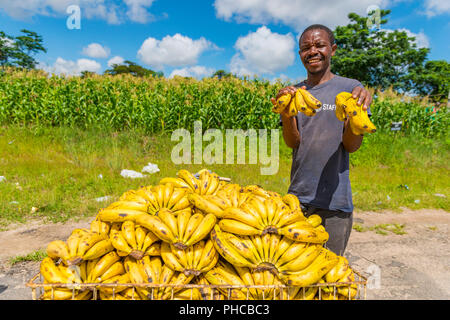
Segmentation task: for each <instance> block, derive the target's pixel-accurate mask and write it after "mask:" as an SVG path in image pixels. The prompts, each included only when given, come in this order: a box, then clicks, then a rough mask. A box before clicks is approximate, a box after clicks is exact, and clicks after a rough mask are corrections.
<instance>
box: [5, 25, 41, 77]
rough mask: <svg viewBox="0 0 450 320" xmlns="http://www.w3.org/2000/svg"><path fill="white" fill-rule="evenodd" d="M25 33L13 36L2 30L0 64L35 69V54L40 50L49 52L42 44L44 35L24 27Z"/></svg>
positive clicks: (23, 31)
mask: <svg viewBox="0 0 450 320" xmlns="http://www.w3.org/2000/svg"><path fill="white" fill-rule="evenodd" d="M21 32H22V33H23V35H21V36H17V37H12V36H9V35H7V34H5V33H4V32H3V31H0V65H1V66H15V67H19V68H25V69H34V68H35V67H36V60H35V59H34V58H33V55H34V54H36V53H38V52H39V51H42V52H47V49H45V48H44V46H43V45H42V43H43V39H42V36H40V35H38V34H37V33H36V32H33V31H29V30H26V29H22V30H21Z"/></svg>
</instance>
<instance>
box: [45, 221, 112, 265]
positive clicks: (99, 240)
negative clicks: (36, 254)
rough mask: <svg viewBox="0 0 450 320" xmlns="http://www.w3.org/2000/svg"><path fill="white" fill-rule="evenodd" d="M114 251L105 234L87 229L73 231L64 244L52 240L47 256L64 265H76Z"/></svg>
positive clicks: (48, 246) (60, 241)
mask: <svg viewBox="0 0 450 320" xmlns="http://www.w3.org/2000/svg"><path fill="white" fill-rule="evenodd" d="M112 250H114V247H113V246H112V243H111V241H110V240H109V238H108V236H107V235H105V234H101V233H97V232H94V231H91V230H89V229H84V228H80V229H75V230H73V231H72V233H71V235H70V236H69V238H68V239H67V241H66V242H64V241H62V240H54V241H52V242H50V243H49V244H48V245H47V250H46V251H47V255H48V256H49V257H50V258H53V259H61V260H62V262H63V263H64V264H65V265H78V264H80V263H81V262H82V261H86V260H93V259H96V258H99V257H101V256H103V255H104V254H106V253H108V252H110V251H112Z"/></svg>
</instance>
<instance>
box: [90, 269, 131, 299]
mask: <svg viewBox="0 0 450 320" xmlns="http://www.w3.org/2000/svg"><path fill="white" fill-rule="evenodd" d="M116 263H117V262H116ZM122 268H123V270H125V267H123V264H122ZM126 283H131V280H130V275H129V274H128V273H126V272H124V273H122V274H119V275H116V276H113V277H110V278H108V279H106V280H104V281H102V282H101V284H116V285H115V286H114V287H111V286H102V285H101V284H100V285H99V286H98V287H97V288H98V290H99V291H100V294H101V293H104V294H111V295H112V294H113V292H114V295H115V296H116V295H117V294H118V293H119V292H123V291H125V290H127V288H130V287H128V286H119V285H118V284H126ZM130 289H132V288H130ZM118 296H120V295H118Z"/></svg>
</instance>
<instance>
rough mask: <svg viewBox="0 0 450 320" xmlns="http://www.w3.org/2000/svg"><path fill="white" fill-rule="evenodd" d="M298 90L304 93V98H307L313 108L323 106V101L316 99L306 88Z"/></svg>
mask: <svg viewBox="0 0 450 320" xmlns="http://www.w3.org/2000/svg"><path fill="white" fill-rule="evenodd" d="M297 90H298V91H300V93H301V94H302V97H303V99H304V100H305V102H306V104H307V105H308V106H309V107H311V108H313V109H319V108H320V107H322V103H321V102H320V101H319V100H318V99H316V98H315V97H314V96H313V95H312V94H311V93H309V91H307V90H304V89H302V88H298V89H297Z"/></svg>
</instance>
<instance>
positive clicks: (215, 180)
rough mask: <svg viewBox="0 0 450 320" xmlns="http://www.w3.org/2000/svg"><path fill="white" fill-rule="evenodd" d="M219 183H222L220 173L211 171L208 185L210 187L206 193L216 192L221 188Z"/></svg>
mask: <svg viewBox="0 0 450 320" xmlns="http://www.w3.org/2000/svg"><path fill="white" fill-rule="evenodd" d="M219 184H220V179H219V175H218V174H216V173H211V174H210V182H209V186H208V189H206V192H205V194H207V195H212V194H214V193H215V192H216V191H217V189H218V188H219Z"/></svg>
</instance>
